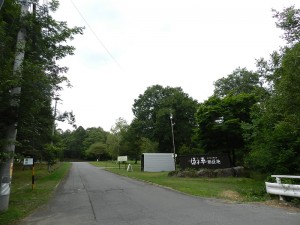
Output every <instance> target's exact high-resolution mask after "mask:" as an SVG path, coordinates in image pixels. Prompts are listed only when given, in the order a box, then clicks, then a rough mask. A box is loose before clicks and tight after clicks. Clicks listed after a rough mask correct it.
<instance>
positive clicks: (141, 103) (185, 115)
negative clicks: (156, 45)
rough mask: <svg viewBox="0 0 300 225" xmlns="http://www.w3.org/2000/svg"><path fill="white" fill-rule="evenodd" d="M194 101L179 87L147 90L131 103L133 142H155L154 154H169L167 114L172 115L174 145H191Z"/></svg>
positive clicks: (156, 86)
mask: <svg viewBox="0 0 300 225" xmlns="http://www.w3.org/2000/svg"><path fill="white" fill-rule="evenodd" d="M197 105H198V103H197V101H196V100H194V99H192V98H191V97H189V96H188V95H187V94H186V93H184V92H183V91H182V89H181V88H171V87H166V88H164V87H162V86H160V85H154V86H151V87H148V88H147V90H146V91H145V92H144V94H143V95H140V96H139V98H138V99H136V100H135V101H134V104H133V109H132V111H133V114H134V116H135V119H134V121H133V123H134V129H132V131H134V132H135V136H136V138H137V139H140V138H141V137H145V138H148V139H149V140H151V141H153V142H157V143H158V152H172V134H171V124H170V122H171V121H170V113H172V114H173V123H175V125H174V136H175V145H176V146H181V145H182V144H186V145H192V141H191V140H192V139H191V137H192V135H193V129H194V128H195V117H194V114H195V112H196V108H197Z"/></svg>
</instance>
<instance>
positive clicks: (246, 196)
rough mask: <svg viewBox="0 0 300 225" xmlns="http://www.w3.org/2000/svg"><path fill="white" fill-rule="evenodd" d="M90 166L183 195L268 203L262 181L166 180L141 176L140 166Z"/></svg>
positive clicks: (162, 174)
mask: <svg viewBox="0 0 300 225" xmlns="http://www.w3.org/2000/svg"><path fill="white" fill-rule="evenodd" d="M91 164H92V165H94V166H98V167H104V168H105V169H106V170H108V171H111V172H113V173H116V174H119V175H122V176H127V177H130V178H134V179H140V180H143V181H147V182H151V183H155V184H158V185H162V186H165V187H169V188H172V189H174V190H177V191H180V192H184V193H186V194H190V195H195V196H200V197H209V198H221V199H227V200H231V201H238V202H259V201H266V200H269V199H270V196H269V195H268V194H267V193H266V190H265V184H264V180H263V179H252V178H245V177H226V178H182V177H170V176H168V172H155V173H151V172H142V171H141V169H140V163H138V164H134V162H130V164H131V165H132V168H133V171H132V172H127V170H126V169H125V165H122V164H121V166H120V169H119V165H118V164H116V163H115V162H91Z"/></svg>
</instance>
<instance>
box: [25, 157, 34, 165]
mask: <svg viewBox="0 0 300 225" xmlns="http://www.w3.org/2000/svg"><path fill="white" fill-rule="evenodd" d="M23 165H24V166H32V165H33V158H24V162H23Z"/></svg>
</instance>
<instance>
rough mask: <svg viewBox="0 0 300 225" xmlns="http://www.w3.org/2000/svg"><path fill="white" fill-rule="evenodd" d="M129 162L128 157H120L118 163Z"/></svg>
mask: <svg viewBox="0 0 300 225" xmlns="http://www.w3.org/2000/svg"><path fill="white" fill-rule="evenodd" d="M126 161H127V155H126V156H118V162H126Z"/></svg>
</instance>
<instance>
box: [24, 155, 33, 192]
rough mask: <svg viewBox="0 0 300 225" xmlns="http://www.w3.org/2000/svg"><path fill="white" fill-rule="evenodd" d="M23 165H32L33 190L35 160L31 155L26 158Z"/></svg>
mask: <svg viewBox="0 0 300 225" xmlns="http://www.w3.org/2000/svg"><path fill="white" fill-rule="evenodd" d="M23 166H32V176H31V184H32V190H34V188H35V182H34V181H35V179H34V175H35V174H34V160H33V158H31V157H26V158H24V162H23Z"/></svg>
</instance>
